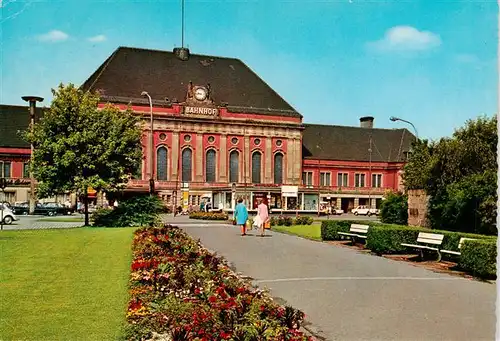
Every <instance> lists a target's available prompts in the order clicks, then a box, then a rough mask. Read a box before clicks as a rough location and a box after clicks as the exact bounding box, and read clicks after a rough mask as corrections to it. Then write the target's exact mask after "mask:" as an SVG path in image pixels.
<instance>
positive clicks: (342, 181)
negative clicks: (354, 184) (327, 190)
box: [337, 173, 348, 187]
mask: <svg viewBox="0 0 500 341" xmlns="http://www.w3.org/2000/svg"><path fill="white" fill-rule="evenodd" d="M337 186H338V187H347V186H348V183H347V173H338V174H337Z"/></svg>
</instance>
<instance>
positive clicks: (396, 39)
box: [368, 26, 441, 51]
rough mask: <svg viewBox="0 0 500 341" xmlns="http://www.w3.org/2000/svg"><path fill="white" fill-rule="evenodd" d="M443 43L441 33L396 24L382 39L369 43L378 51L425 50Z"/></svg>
mask: <svg viewBox="0 0 500 341" xmlns="http://www.w3.org/2000/svg"><path fill="white" fill-rule="evenodd" d="M439 45H441V38H440V37H439V35H437V34H435V33H432V32H430V31H419V30H418V29H416V28H415V27H412V26H394V27H391V28H390V29H388V30H387V31H386V32H385V34H384V37H383V38H382V39H380V40H377V41H374V42H370V43H368V46H369V47H372V48H374V49H376V50H378V51H423V50H428V49H432V48H435V47H437V46H439Z"/></svg>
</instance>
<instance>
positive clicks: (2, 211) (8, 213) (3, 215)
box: [0, 204, 19, 225]
mask: <svg viewBox="0 0 500 341" xmlns="http://www.w3.org/2000/svg"><path fill="white" fill-rule="evenodd" d="M0 219H1V221H2V222H3V223H4V224H5V225H10V224H12V222H13V221H16V220H19V218H18V217H16V215H15V214H14V212H12V210H11V209H10V208H9V207H7V205H4V204H0Z"/></svg>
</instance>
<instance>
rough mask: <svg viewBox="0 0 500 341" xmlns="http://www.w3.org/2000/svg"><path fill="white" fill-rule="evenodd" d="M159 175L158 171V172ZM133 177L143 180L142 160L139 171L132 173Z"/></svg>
mask: <svg viewBox="0 0 500 341" xmlns="http://www.w3.org/2000/svg"><path fill="white" fill-rule="evenodd" d="M156 174H157V175H158V173H156ZM132 178H133V179H139V180H142V160H141V161H139V167H137V171H136V172H135V174H133V175H132Z"/></svg>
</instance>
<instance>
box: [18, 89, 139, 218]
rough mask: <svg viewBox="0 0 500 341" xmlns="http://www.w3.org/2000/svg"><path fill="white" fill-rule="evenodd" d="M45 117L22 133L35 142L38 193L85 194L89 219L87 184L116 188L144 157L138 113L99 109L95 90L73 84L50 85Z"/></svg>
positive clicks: (34, 155)
mask: <svg viewBox="0 0 500 341" xmlns="http://www.w3.org/2000/svg"><path fill="white" fill-rule="evenodd" d="M52 94H53V96H54V98H53V101H52V103H51V106H50V108H49V110H48V111H47V112H45V114H44V118H43V119H42V120H41V121H40V122H39V123H37V124H35V126H34V129H33V130H34V131H33V133H30V132H29V131H28V132H26V139H27V140H28V141H29V142H32V143H33V144H34V147H35V152H34V154H33V163H32V165H31V166H32V167H33V171H34V175H35V178H36V179H37V180H38V196H39V197H42V198H43V197H48V196H52V195H54V194H57V193H60V192H63V191H72V192H77V193H83V194H84V196H85V202H84V203H85V225H88V224H89V217H88V202H87V197H86V195H87V189H88V187H92V188H94V189H96V190H98V191H116V190H117V189H120V188H123V187H124V185H125V184H126V182H127V180H128V178H129V174H134V173H135V172H136V171H137V168H138V166H139V164H140V160H141V157H142V146H141V135H142V130H141V127H140V125H139V122H140V121H139V118H137V117H136V116H134V115H133V114H132V112H131V110H130V109H127V110H126V112H121V111H120V110H119V109H118V108H116V107H113V106H111V105H107V106H106V107H104V108H103V109H101V110H99V109H98V108H97V105H98V103H99V97H98V95H97V94H93V93H90V92H84V91H82V90H81V89H78V88H76V87H75V86H74V85H73V84H69V85H67V86H64V85H62V84H60V85H59V87H58V89H57V90H54V89H52Z"/></svg>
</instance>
